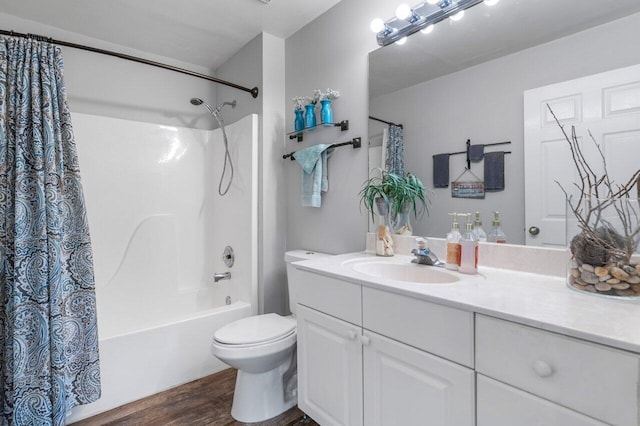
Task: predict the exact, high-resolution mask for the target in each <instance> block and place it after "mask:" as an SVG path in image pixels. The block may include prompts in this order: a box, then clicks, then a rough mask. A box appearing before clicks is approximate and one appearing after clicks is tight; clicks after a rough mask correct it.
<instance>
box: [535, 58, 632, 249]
mask: <svg viewBox="0 0 640 426" xmlns="http://www.w3.org/2000/svg"><path fill="white" fill-rule="evenodd" d="M547 105H548V106H549V107H550V108H551V109H552V110H553V113H554V114H555V115H556V117H557V118H558V120H559V121H560V123H561V124H562V125H563V126H564V129H565V131H566V132H567V134H569V135H571V126H575V130H576V135H577V136H578V139H579V140H580V142H581V146H582V149H583V151H584V152H585V155H586V156H587V157H588V159H589V163H590V165H592V166H594V167H598V173H601V170H602V160H601V159H600V157H599V155H598V152H597V149H596V148H595V145H594V144H593V141H592V140H591V137H590V136H589V132H591V134H592V135H593V138H594V139H595V141H596V142H597V143H598V144H599V145H600V147H601V150H602V152H603V154H604V156H605V159H606V163H607V169H608V172H609V175H610V176H611V177H613V179H614V181H615V182H617V183H619V184H623V183H626V181H627V180H628V179H629V178H630V177H631V176H632V174H633V172H635V171H636V170H638V168H640V161H639V159H640V65H634V66H631V67H626V68H621V69H618V70H613V71H608V72H605V73H601V74H595V75H591V76H588V77H583V78H579V79H576V80H570V81H565V82H562V83H557V84H552V85H550V86H545V87H540V88H537V89H532V90H528V91H525V92H524V158H525V164H524V168H525V224H526V227H527V230H526V233H525V234H526V244H527V245H537V246H556V247H565V246H567V245H568V242H569V241H567V232H566V229H565V217H566V212H565V208H566V200H565V195H564V193H563V191H562V190H561V189H560V187H559V186H558V183H560V184H561V185H562V187H563V188H565V189H566V190H568V191H570V192H571V193H575V191H576V189H575V187H574V183H576V182H577V173H576V171H575V170H576V169H575V166H574V163H573V160H572V156H571V152H570V150H569V145H568V143H567V141H566V140H565V138H564V136H563V134H562V132H561V130H560V128H559V127H558V125H557V124H556V122H555V120H554V118H553V115H552V114H551V112H550V111H549V108H548V107H547ZM536 230H538V231H539V232H538V233H537V234H536ZM571 234H572V235H573V233H571ZM570 238H571V235H569V240H570Z"/></svg>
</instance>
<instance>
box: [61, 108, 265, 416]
mask: <svg viewBox="0 0 640 426" xmlns="http://www.w3.org/2000/svg"><path fill="white" fill-rule="evenodd" d="M72 118H73V125H74V132H75V139H76V144H77V148H78V156H79V161H80V168H81V175H82V181H83V186H84V192H85V198H86V204H87V212H88V218H89V225H90V229H91V237H92V244H93V254H94V265H95V274H96V298H97V309H98V332H99V338H100V361H101V376H102V397H101V398H100V399H99V400H98V401H96V402H95V403H92V404H89V405H86V406H82V407H77V408H74V409H73V410H72V413H71V414H70V417H69V418H68V421H69V422H72V421H75V420H80V419H82V418H85V417H88V416H91V415H94V414H97V413H99V412H102V411H106V410H109V409H111V408H114V407H117V406H119V405H122V404H125V403H127V402H130V401H134V400H137V399H140V398H143V397H145V396H148V395H151V394H154V393H157V392H160V391H162V390H165V389H168V388H170V387H173V386H176V385H180V384H182V383H186V382H188V381H191V380H195V379H197V378H200V377H203V376H206V375H208V374H212V373H214V372H216V371H220V370H221V369H223V368H226V366H225V365H224V364H223V363H222V362H220V361H219V360H217V359H216V358H214V357H213V356H212V355H211V353H210V350H209V348H210V344H211V339H212V336H213V333H214V332H215V330H216V329H217V328H219V327H221V326H223V325H225V324H227V323H229V322H231V321H234V320H236V319H239V318H242V317H246V316H249V315H252V314H256V313H257V310H258V308H257V306H258V305H257V294H258V292H257V280H258V278H257V277H258V267H257V263H258V262H257V259H258V258H257V247H258V244H257V238H258V237H257V222H258V215H257V213H258V208H257V201H258V189H257V188H258V180H257V179H258V174H257V170H258V167H257V165H258V127H259V119H258V116H257V115H255V114H254V115H249V116H246V117H244V118H243V119H241V120H239V121H237V122H236V123H233V124H230V125H227V126H226V131H227V135H228V139H229V148H230V153H231V158H232V159H233V165H234V168H235V177H234V180H233V184H232V186H231V189H230V190H229V192H228V194H227V195H226V196H224V197H221V196H220V195H218V182H219V179H220V174H221V172H222V167H223V160H224V141H223V136H222V131H221V130H220V129H216V130H212V131H206V130H198V129H191V128H181V127H171V126H164V125H157V124H153V123H143V122H137V121H129V120H122V119H115V118H109V117H104V116H95V115H87V114H73V117H72ZM227 245H230V246H232V247H233V249H234V251H235V254H236V262H235V265H234V266H233V267H232V268H230V269H229V268H227V267H226V266H225V265H224V263H223V261H222V253H223V250H224V248H225V246H227ZM225 271H230V272H231V279H230V280H224V281H219V282H218V283H214V281H213V274H214V273H215V272H225ZM227 296H229V297H231V301H232V302H233V303H232V304H231V305H226V304H225V299H226V298H227Z"/></svg>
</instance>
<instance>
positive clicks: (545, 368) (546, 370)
mask: <svg viewBox="0 0 640 426" xmlns="http://www.w3.org/2000/svg"><path fill="white" fill-rule="evenodd" d="M533 371H535V372H536V374H537V375H538V376H540V377H549V376H551V375H552V374H553V367H551V365H549V364H548V363H546V362H544V361H542V360H539V359H538V360H536V361H534V362H533Z"/></svg>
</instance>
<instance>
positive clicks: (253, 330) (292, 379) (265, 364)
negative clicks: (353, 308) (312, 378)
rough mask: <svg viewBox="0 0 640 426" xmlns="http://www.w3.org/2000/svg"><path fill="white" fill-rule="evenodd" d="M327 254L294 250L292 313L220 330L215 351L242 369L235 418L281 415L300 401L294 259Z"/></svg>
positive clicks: (288, 258)
mask: <svg viewBox="0 0 640 426" xmlns="http://www.w3.org/2000/svg"><path fill="white" fill-rule="evenodd" d="M319 256H327V255H323V254H319V253H314V252H309V251H306V250H294V251H289V252H287V253H286V255H285V262H286V264H287V276H288V280H287V283H288V290H289V307H290V310H291V312H292V315H289V316H281V315H278V314H275V313H269V314H263V315H256V316H252V317H248V318H243V319H240V320H237V321H234V322H232V323H230V324H227V325H225V326H224V327H222V328H220V329H219V330H218V331H216V332H215V334H214V338H213V342H212V344H211V353H212V354H213V355H214V356H216V357H217V358H219V359H220V360H222V361H223V362H224V363H226V364H228V365H230V366H232V367H235V368H237V369H238V375H237V377H236V386H235V391H234V394H233V406H232V408H231V416H232V417H233V418H234V419H236V420H237V421H240V422H244V423H254V422H260V421H264V420H267V419H270V418H272V417H275V416H277V415H279V414H281V413H283V412H285V411H287V410H288V409H289V408H291V407H293V406H294V405H296V404H297V402H298V398H297V375H296V371H297V370H296V367H297V363H296V352H295V349H296V337H297V334H296V318H295V303H296V300H295V294H294V292H293V281H294V280H295V279H294V278H293V277H294V276H295V275H296V274H295V273H294V272H293V269H294V268H293V267H292V266H290V265H291V263H292V262H295V261H298V260H306V259H311V258H313V257H319Z"/></svg>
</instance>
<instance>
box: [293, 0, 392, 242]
mask: <svg viewBox="0 0 640 426" xmlns="http://www.w3.org/2000/svg"><path fill="white" fill-rule="evenodd" d="M385 3H386V7H385ZM394 7H395V6H392V5H390V4H389V2H388V1H387V2H385V1H383V0H375V1H365V0H342V1H341V2H340V3H338V4H337V5H336V6H334V7H333V8H331V9H330V10H329V11H328V12H326V13H325V14H323V15H322V16H320V17H319V18H318V19H316V20H315V21H313V22H312V23H311V24H309V25H307V26H305V27H304V28H302V29H301V30H300V31H298V32H297V33H296V34H294V35H293V36H291V37H289V38H288V39H287V40H286V72H287V80H286V81H287V87H286V95H287V108H286V110H285V112H286V116H285V117H286V129H287V132H291V131H293V119H294V114H293V104H292V103H291V102H290V99H291V98H292V97H293V96H306V95H311V94H312V93H313V90H314V89H321V90H326V89H327V87H330V88H332V89H335V90H339V91H340V93H341V95H342V96H341V97H340V98H339V99H337V100H336V101H334V102H333V110H334V119H335V120H336V121H339V120H345V119H348V120H349V125H350V129H349V131H348V132H340V131H338V130H337V129H328V130H325V129H320V130H317V131H315V132H313V133H308V134H305V135H304V142H302V143H297V142H295V141H289V140H288V139H287V140H286V152H290V151H295V150H298V149H301V148H306V147H308V146H311V145H314V144H317V143H333V142H345V141H348V140H350V139H351V138H354V137H358V136H359V137H362V138H363V143H364V146H363V148H361V149H359V150H353V149H351V148H349V147H346V148H339V149H338V150H337V151H336V152H335V153H334V154H333V156H332V157H331V159H330V160H329V191H328V192H327V193H326V194H324V195H323V196H322V207H321V208H313V207H302V206H301V202H300V185H301V172H300V167H299V166H298V165H297V164H296V163H294V162H290V161H288V160H287V161H284V162H283V165H282V166H283V167H284V168H285V174H286V194H287V200H286V202H287V248H288V249H295V248H306V249H311V250H317V251H322V252H327V253H345V252H350V251H358V250H362V249H364V244H365V235H366V232H367V220H366V211H363V212H362V213H361V212H360V208H359V199H358V192H359V191H360V187H361V186H362V183H363V182H364V180H365V179H366V176H367V149H366V136H367V111H368V96H367V91H368V87H367V72H368V71H367V68H368V57H367V55H368V53H369V52H370V51H371V50H373V49H375V48H376V47H377V44H376V41H375V36H374V34H373V33H372V32H371V31H369V29H368V28H369V23H370V22H371V20H372V19H373V18H374V17H375V16H376V15H378V16H390V15H391V14H393V8H394ZM318 112H319V108H318Z"/></svg>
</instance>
